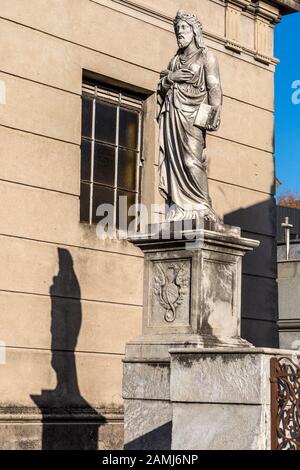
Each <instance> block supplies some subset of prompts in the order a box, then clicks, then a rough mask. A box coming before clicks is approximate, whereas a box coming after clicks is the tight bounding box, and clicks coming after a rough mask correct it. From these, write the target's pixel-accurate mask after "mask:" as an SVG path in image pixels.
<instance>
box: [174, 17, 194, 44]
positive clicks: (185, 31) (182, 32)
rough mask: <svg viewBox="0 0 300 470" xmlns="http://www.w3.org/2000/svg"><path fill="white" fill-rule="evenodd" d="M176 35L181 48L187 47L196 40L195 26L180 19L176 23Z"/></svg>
mask: <svg viewBox="0 0 300 470" xmlns="http://www.w3.org/2000/svg"><path fill="white" fill-rule="evenodd" d="M176 37H177V43H178V47H179V49H185V48H186V47H188V46H189V45H190V44H191V42H192V41H193V40H194V31H193V28H192V27H191V26H190V25H189V24H188V23H187V22H186V21H184V20H179V21H178V23H177V25H176Z"/></svg>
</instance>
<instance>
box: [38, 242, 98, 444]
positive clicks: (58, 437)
mask: <svg viewBox="0 0 300 470" xmlns="http://www.w3.org/2000/svg"><path fill="white" fill-rule="evenodd" d="M58 259H59V272H58V274H57V276H55V277H54V278H53V284H52V285H51V287H50V296H51V353H52V359H51V366H52V367H53V369H54V371H55V374H56V379H57V385H56V388H55V389H53V390H42V393H41V395H31V398H32V400H33V401H34V402H35V404H36V405H37V406H38V407H39V409H40V411H41V413H42V422H43V430H42V449H43V450H97V449H98V434H99V426H100V425H101V424H102V423H103V422H104V418H103V417H102V416H101V415H99V414H98V413H97V411H96V410H95V409H94V408H92V407H91V406H90V405H89V403H88V402H87V401H86V400H85V399H84V398H83V397H82V396H81V393H80V389H79V385H78V377H77V369H76V357H75V348H76V344H77V339H78V335H79V332H80V328H81V322H82V310H81V301H80V299H81V291H80V285H79V282H78V279H77V276H76V273H75V271H74V267H73V259H72V256H71V254H70V252H69V251H68V250H66V249H62V248H58Z"/></svg>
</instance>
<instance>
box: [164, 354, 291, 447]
mask: <svg viewBox="0 0 300 470" xmlns="http://www.w3.org/2000/svg"><path fill="white" fill-rule="evenodd" d="M292 354H293V352H292V351H281V350H276V349H274V350H272V349H258V348H251V349H244V350H242V349H241V348H235V349H232V350H230V349H223V350H220V349H211V350H209V349H207V350H205V351H202V352H199V351H198V350H195V349H194V350H193V349H191V350H189V351H188V350H186V349H181V350H171V351H170V355H171V382H170V383H171V386H170V401H171V403H172V450H208V449H209V450H230V449H231V450H270V449H271V369H270V362H271V358H272V357H282V356H291V355H292Z"/></svg>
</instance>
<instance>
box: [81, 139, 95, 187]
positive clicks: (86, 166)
mask: <svg viewBox="0 0 300 470" xmlns="http://www.w3.org/2000/svg"><path fill="white" fill-rule="evenodd" d="M91 148H92V144H91V142H90V141H88V140H82V142H81V180H85V181H90V180H91Z"/></svg>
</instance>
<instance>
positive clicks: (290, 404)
mask: <svg viewBox="0 0 300 470" xmlns="http://www.w3.org/2000/svg"><path fill="white" fill-rule="evenodd" d="M296 362H297V363H296ZM271 446H272V450H300V359H299V358H298V359H297V358H296V359H294V360H292V359H291V358H288V357H282V358H279V359H278V358H272V359H271Z"/></svg>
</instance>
